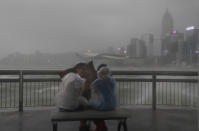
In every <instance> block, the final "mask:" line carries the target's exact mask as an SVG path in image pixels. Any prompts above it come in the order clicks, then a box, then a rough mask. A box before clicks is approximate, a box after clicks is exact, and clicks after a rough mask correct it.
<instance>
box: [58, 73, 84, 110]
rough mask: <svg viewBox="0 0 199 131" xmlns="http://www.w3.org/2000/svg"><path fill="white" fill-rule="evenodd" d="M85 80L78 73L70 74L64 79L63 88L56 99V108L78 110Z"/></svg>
mask: <svg viewBox="0 0 199 131" xmlns="http://www.w3.org/2000/svg"><path fill="white" fill-rule="evenodd" d="M84 82H85V79H83V78H81V77H80V76H79V75H78V74H76V73H68V74H67V75H65V76H64V77H63V78H62V82H61V85H60V86H61V87H60V90H59V92H58V94H57V95H56V97H55V102H56V106H57V107H58V108H63V109H69V110H73V109H77V108H78V107H79V105H80V99H81V89H82V88H83V87H84Z"/></svg>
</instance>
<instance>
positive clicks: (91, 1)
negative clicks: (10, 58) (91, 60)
mask: <svg viewBox="0 0 199 131" xmlns="http://www.w3.org/2000/svg"><path fill="white" fill-rule="evenodd" d="M166 8H168V9H169V11H170V12H171V14H172V15H173V18H174V27H175V29H177V30H180V31H183V29H184V28H185V27H186V26H188V25H197V24H198V23H199V0H1V1H0V18H1V21H0V46H1V48H0V58H2V57H3V56H5V55H7V54H9V53H12V52H22V53H32V52H34V51H35V50H40V51H42V52H50V53H57V52H68V51H75V52H77V51H78V50H84V49H85V50H86V49H100V48H102V49H103V48H105V47H108V46H109V45H121V44H124V45H125V44H127V43H128V41H129V39H130V38H132V37H140V36H141V34H143V33H154V34H155V37H156V38H158V37H159V36H160V35H159V34H160V32H161V21H162V16H163V14H164V12H165V10H166Z"/></svg>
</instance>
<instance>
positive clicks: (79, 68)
mask: <svg viewBox="0 0 199 131" xmlns="http://www.w3.org/2000/svg"><path fill="white" fill-rule="evenodd" d="M86 66H87V64H86V63H83V62H80V63H78V64H76V65H75V66H74V69H75V71H76V73H77V74H79V75H80V76H81V77H84V75H85V70H86Z"/></svg>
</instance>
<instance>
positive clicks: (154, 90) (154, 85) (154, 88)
mask: <svg viewBox="0 0 199 131" xmlns="http://www.w3.org/2000/svg"><path fill="white" fill-rule="evenodd" d="M152 77H153V78H152V79H153V82H152V97H153V98H152V108H153V110H156V75H153V76H152Z"/></svg>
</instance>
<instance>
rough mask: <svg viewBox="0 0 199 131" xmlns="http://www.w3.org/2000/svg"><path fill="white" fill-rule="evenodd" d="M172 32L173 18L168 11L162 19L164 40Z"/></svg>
mask: <svg viewBox="0 0 199 131" xmlns="http://www.w3.org/2000/svg"><path fill="white" fill-rule="evenodd" d="M172 31H173V17H172V15H171V14H170V13H169V11H168V9H167V10H166V12H165V14H164V15H163V19H162V33H161V37H162V39H163V38H165V37H166V36H167V35H169V34H171V33H172Z"/></svg>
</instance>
